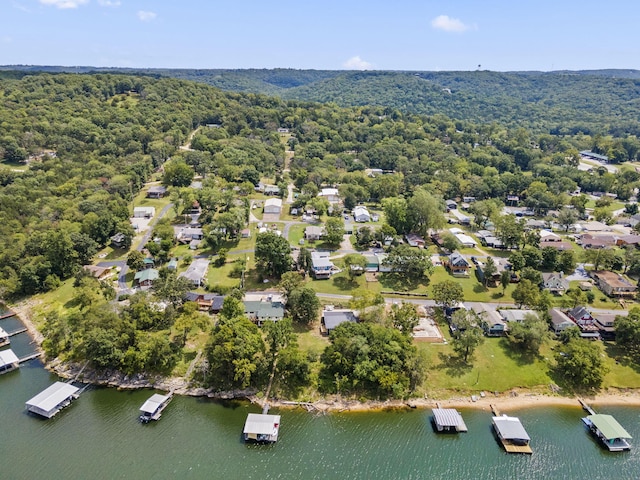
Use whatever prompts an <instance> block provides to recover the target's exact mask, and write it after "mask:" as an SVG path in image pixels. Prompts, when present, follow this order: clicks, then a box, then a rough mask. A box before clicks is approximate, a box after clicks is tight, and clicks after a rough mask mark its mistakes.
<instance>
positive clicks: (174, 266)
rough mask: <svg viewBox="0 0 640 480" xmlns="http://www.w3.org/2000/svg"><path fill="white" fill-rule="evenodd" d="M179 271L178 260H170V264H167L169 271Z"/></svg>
mask: <svg viewBox="0 0 640 480" xmlns="http://www.w3.org/2000/svg"><path fill="white" fill-rule="evenodd" d="M177 269H178V259H177V258H175V257H173V258H172V259H171V260H169V263H167V270H173V271H176V270H177Z"/></svg>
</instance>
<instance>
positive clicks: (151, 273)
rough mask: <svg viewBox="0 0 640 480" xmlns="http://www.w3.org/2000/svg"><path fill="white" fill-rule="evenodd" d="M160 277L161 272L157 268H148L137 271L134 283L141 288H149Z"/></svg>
mask: <svg viewBox="0 0 640 480" xmlns="http://www.w3.org/2000/svg"><path fill="white" fill-rule="evenodd" d="M159 278H160V272H159V271H158V270H156V269H155V268H147V269H146V270H141V271H139V272H136V274H135V275H134V277H133V283H134V284H135V285H136V286H138V287H140V288H149V287H152V286H153V282H155V281H156V280H158V279H159Z"/></svg>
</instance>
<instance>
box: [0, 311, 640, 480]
mask: <svg viewBox="0 0 640 480" xmlns="http://www.w3.org/2000/svg"><path fill="white" fill-rule="evenodd" d="M0 322H1V323H0V326H2V327H3V328H5V329H6V330H8V331H11V330H14V329H16V328H17V327H18V326H20V323H19V322H18V321H17V320H16V319H8V320H2V321H0ZM29 342H30V339H29V337H28V336H27V335H26V334H20V335H17V336H15V337H13V338H12V348H13V349H14V351H15V352H16V354H17V355H18V356H24V355H26V354H27V353H29V352H31V351H32V349H33V346H32V345H30V343H29ZM55 380H56V377H55V376H54V375H51V374H50V373H49V372H47V371H46V370H44V369H43V368H42V365H41V363H40V362H38V361H37V360H34V361H31V362H28V363H26V364H24V365H23V366H22V367H21V368H20V370H18V371H15V372H11V373H9V374H6V375H2V376H0V428H1V430H0V431H1V432H2V434H1V439H0V458H1V459H2V466H1V467H0V478H2V479H12V480H13V479H16V480H17V479H34V478H42V479H115V478H127V479H174V478H187V479H200V478H202V479H204V478H207V479H218V478H220V479H222V478H224V479H354V480H355V479H441V478H442V479H444V478H446V479H536V480H538V479H583V478H588V479H590V480H597V479H611V478H615V479H638V478H640V408H626V407H625V408H623V407H600V408H599V411H600V412H601V413H610V414H613V415H614V416H615V417H616V418H617V419H618V421H619V422H620V423H621V424H622V425H623V426H624V427H625V428H626V429H627V430H628V431H629V433H631V435H633V436H634V438H635V440H634V441H633V443H634V445H635V448H634V450H632V451H631V452H626V453H617V454H612V453H609V452H606V451H604V450H603V449H602V448H600V446H599V445H598V444H597V443H596V442H595V441H594V440H593V439H592V438H591V437H590V436H589V435H588V433H587V432H586V430H585V428H584V427H583V425H582V422H581V421H580V418H581V417H582V416H584V412H583V411H582V410H581V409H580V408H579V407H575V408H535V409H524V410H520V411H510V412H509V413H510V414H514V415H517V416H519V417H520V419H521V420H522V423H523V425H524V427H525V428H526V430H527V431H528V433H529V435H530V437H531V439H532V441H531V446H532V448H533V450H534V454H533V455H531V456H520V455H507V454H506V453H504V451H503V450H502V449H501V447H500V446H499V444H498V443H497V442H496V440H495V439H494V437H493V434H492V431H491V415H490V413H489V412H483V411H475V410H461V412H462V414H463V416H464V418H465V422H466V424H467V426H468V427H469V432H468V433H465V434H460V435H436V434H435V433H434V432H433V429H432V428H431V425H430V410H409V411H390V412H376V413H348V412H346V413H333V414H327V415H314V414H310V413H307V412H306V411H303V410H283V411H280V412H277V413H280V414H281V415H282V424H281V429H280V440H279V441H278V443H277V444H275V445H245V444H244V443H243V442H242V441H241V431H242V427H243V425H244V421H245V417H246V415H247V413H248V412H258V411H259V409H258V408H256V407H255V406H251V405H248V404H246V403H242V402H236V403H230V404H224V405H223V404H220V403H217V402H213V401H210V400H207V399H201V398H188V397H176V398H174V400H173V401H172V403H171V404H170V405H169V406H168V407H167V409H166V410H165V411H164V413H163V415H162V419H161V420H160V421H159V422H152V423H150V424H148V425H143V424H140V423H139V422H138V420H137V417H138V408H139V407H140V406H141V405H142V403H143V402H144V401H145V400H146V399H147V397H148V396H149V395H150V394H151V391H148V390H147V391H135V392H121V391H118V390H115V389H109V388H97V387H90V388H89V389H87V390H86V391H85V392H84V393H83V394H82V395H81V397H80V398H79V399H78V400H76V401H75V402H74V403H73V404H72V405H71V406H70V407H69V408H67V409H65V410H63V411H62V412H61V413H59V414H58V415H57V416H56V417H54V418H53V419H50V420H41V419H40V418H38V417H36V416H33V415H31V414H27V413H26V411H25V407H24V403H25V401H26V400H28V399H29V398H31V397H32V396H34V395H35V394H37V393H38V392H40V391H42V390H43V389H45V388H46V387H47V386H49V385H50V384H51V383H52V382H54V381H55ZM271 413H274V411H272V412H271Z"/></svg>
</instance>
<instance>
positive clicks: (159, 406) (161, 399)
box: [139, 393, 173, 423]
mask: <svg viewBox="0 0 640 480" xmlns="http://www.w3.org/2000/svg"><path fill="white" fill-rule="evenodd" d="M172 397H173V394H172V393H170V394H169V395H160V394H159V393H155V394H153V395H151V397H149V399H148V400H147V401H146V402H144V403H143V404H142V407H140V412H142V413H141V414H140V417H139V419H140V421H141V422H143V423H149V421H151V420H160V417H161V416H162V411H163V410H164V409H165V408H167V405H169V402H171V398H172Z"/></svg>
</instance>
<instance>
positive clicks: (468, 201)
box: [462, 197, 476, 203]
mask: <svg viewBox="0 0 640 480" xmlns="http://www.w3.org/2000/svg"><path fill="white" fill-rule="evenodd" d="M462 201H463V202H464V203H473V202H475V201H476V197H462Z"/></svg>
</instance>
